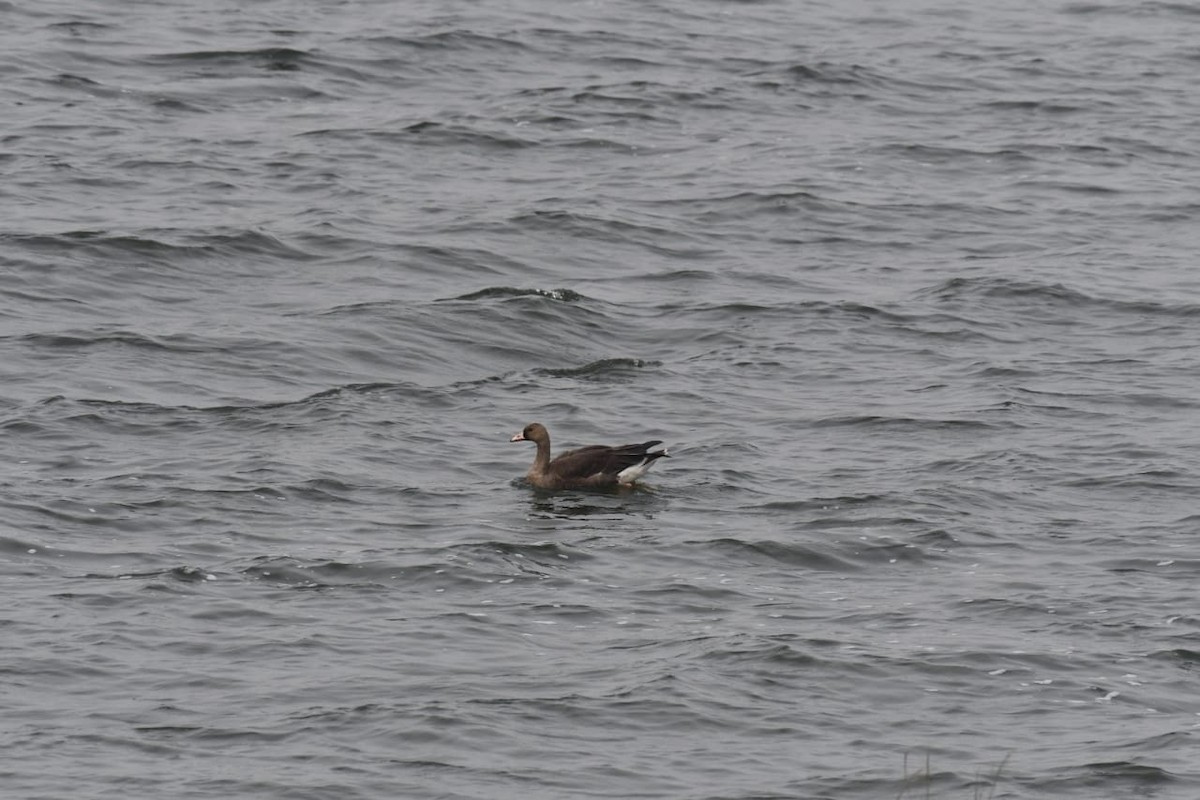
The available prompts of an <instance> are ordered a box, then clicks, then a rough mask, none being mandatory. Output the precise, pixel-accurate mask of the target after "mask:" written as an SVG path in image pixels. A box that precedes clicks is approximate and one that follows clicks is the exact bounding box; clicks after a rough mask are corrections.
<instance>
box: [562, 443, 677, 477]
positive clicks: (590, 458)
mask: <svg viewBox="0 0 1200 800" xmlns="http://www.w3.org/2000/svg"><path fill="white" fill-rule="evenodd" d="M656 444H662V440H659V439H656V440H654V441H651V442H642V443H641V444H624V445H621V446H620V447H608V446H606V445H602V444H591V445H588V446H587V447H581V448H579V449H578V450H570V451H568V452H566V453H563V454H562V455H560V456H559V457H558V458H555V459H554V460H553V461H551V462H550V466H549V467H548V468H547V471H548V472H550V473H551V474H553V475H555V476H556V477H558V478H560V479H565V480H572V479H582V478H587V477H589V476H592V475H596V474H604V475H614V476H615V475H616V474H617V473H618V472H620V471H621V470H623V469H625V468H626V467H632V466H633V465H634V464H640V463H641V462H642V461H644V460H645V458H646V456H647V455H654V456H657V455H660V454H658V453H647V452H646V451H647V450H649V449H650V448H651V447H654V445H656Z"/></svg>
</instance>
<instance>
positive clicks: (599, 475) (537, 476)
mask: <svg viewBox="0 0 1200 800" xmlns="http://www.w3.org/2000/svg"><path fill="white" fill-rule="evenodd" d="M509 441H510V442H533V443H535V444H536V445H537V455H536V456H534V458H533V466H532V467H530V468H529V472H528V473H526V476H525V477H527V478H528V479H529V482H530V483H531V484H533V485H534V486H536V487H537V488H539V489H612V488H616V487H618V486H628V485H629V484H631V483H633V482H634V481H636V480H637V479H638V478H640V477H641V476H642V475H643V474H644V473H645V472H646V470H648V469H650V466H651V465H652V464H653V463H654V462H655V460H657V459H659V458H662V457H663V456H665V455H667V451H666V450H655V451H654V452H649V451H650V448H651V447H654V445H656V444H662V442H661V441H659V440H657V439H656V440H654V441H650V442H642V443H641V444H624V445H621V446H619V447H608V446H607V445H602V444H591V445H588V446H587V447H580V448H579V449H578V450H569V451H567V452H565V453H561V454H560V455H559V456H558V458H555V459H554V460H551V459H550V433H549V431H547V430H546V426H544V425H542V424H541V423H540V422H534V423H531V424H529V425H526V426H525V430H523V431H521V432H520V433H518V434H516V435H515V436H513V437H512V439H510V440H509Z"/></svg>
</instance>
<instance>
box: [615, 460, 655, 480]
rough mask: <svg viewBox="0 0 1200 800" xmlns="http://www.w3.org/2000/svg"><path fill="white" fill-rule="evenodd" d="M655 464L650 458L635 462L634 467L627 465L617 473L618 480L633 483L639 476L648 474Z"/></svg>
mask: <svg viewBox="0 0 1200 800" xmlns="http://www.w3.org/2000/svg"><path fill="white" fill-rule="evenodd" d="M653 464H654V462H653V461H651V460H650V459H648V458H647V459H643V460H642V463H640V464H634V465H633V466H632V467H626V468H625V469H623V470H621V471H620V472H618V473H617V481H618V482H619V483H633V482H634V481H636V480H637V479H638V478H640V477H642V476H643V475H645V474H646V472H647V470H649V469H650V467H651V466H652V465H653Z"/></svg>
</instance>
